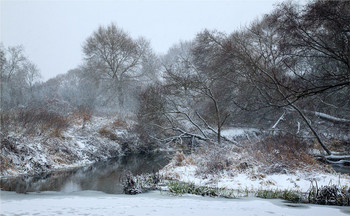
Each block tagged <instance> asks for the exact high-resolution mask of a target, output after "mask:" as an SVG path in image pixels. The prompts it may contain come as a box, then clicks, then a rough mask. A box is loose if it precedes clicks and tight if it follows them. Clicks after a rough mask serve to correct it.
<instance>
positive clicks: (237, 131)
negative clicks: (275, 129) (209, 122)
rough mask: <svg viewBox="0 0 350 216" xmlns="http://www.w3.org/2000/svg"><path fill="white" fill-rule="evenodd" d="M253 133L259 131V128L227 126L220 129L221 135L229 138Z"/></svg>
mask: <svg viewBox="0 0 350 216" xmlns="http://www.w3.org/2000/svg"><path fill="white" fill-rule="evenodd" d="M255 133H259V130H258V129H255V128H228V129H225V130H222V131H221V135H222V136H224V137H226V138H227V139H229V140H232V139H233V138H235V137H238V136H248V135H251V134H253V135H254V134H255Z"/></svg>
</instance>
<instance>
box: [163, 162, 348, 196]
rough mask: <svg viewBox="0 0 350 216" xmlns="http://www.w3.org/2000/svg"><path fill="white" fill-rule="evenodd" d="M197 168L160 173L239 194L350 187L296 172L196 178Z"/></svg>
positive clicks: (343, 178) (332, 176)
mask: <svg viewBox="0 0 350 216" xmlns="http://www.w3.org/2000/svg"><path fill="white" fill-rule="evenodd" d="M197 168H198V167H197V166H195V165H186V166H175V167H174V166H171V165H168V166H166V167H165V168H163V169H162V170H161V171H160V173H161V175H163V177H165V178H167V179H173V180H178V181H182V182H187V183H194V184H196V185H206V186H211V187H219V188H225V189H232V190H238V191H244V190H248V191H251V192H256V191H259V190H297V191H301V192H307V191H308V190H309V189H310V188H311V186H312V184H313V185H316V183H317V185H318V187H321V186H326V185H333V184H335V185H338V186H349V185H350V177H349V176H348V175H342V174H336V173H316V172H315V173H312V172H311V173H310V172H296V173H295V174H271V175H262V174H254V172H253V173H252V172H237V173H234V174H232V173H231V172H222V173H220V174H216V175H213V174H212V175H209V174H208V175H206V176H203V175H196V170H197Z"/></svg>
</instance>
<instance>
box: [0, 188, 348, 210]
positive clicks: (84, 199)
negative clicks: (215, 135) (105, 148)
mask: <svg viewBox="0 0 350 216" xmlns="http://www.w3.org/2000/svg"><path fill="white" fill-rule="evenodd" d="M288 205H289V206H288ZM0 214H1V215H6V216H12V215H46V216H49V215H86V216H88V215H96V216H97V215H152V216H158V215H159V216H164V215H181V216H186V215H200V216H206V215H216V214H220V215H221V216H225V215H230V216H231V215H246V216H249V215H252V216H253V215H259V216H264V215H286V216H289V215H295V216H296V215H298V216H309V215H319V216H322V215H327V216H329V215H337V216H343V215H347V214H349V208H345V207H329V206H316V205H304V204H286V203H283V202H282V201H280V200H263V199H258V198H244V199H223V198H209V197H200V196H194V195H185V196H182V197H175V196H170V195H168V194H167V193H160V192H157V191H155V192H151V193H147V194H141V195H135V196H132V195H111V194H104V193H101V192H96V191H82V192H73V193H68V194H67V193H60V192H43V193H29V194H26V195H24V194H16V193H14V192H1V208H0Z"/></svg>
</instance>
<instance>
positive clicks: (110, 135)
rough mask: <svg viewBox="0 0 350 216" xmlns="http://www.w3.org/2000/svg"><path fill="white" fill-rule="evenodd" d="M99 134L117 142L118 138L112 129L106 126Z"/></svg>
mask: <svg viewBox="0 0 350 216" xmlns="http://www.w3.org/2000/svg"><path fill="white" fill-rule="evenodd" d="M98 133H99V134H100V135H101V136H103V137H106V138H108V139H110V140H117V139H118V136H117V135H116V134H115V133H114V132H113V131H112V130H110V129H108V128H107V127H106V126H104V127H102V128H101V129H100V130H99V131H98Z"/></svg>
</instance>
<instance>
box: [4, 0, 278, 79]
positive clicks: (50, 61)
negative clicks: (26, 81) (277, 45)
mask: <svg viewBox="0 0 350 216" xmlns="http://www.w3.org/2000/svg"><path fill="white" fill-rule="evenodd" d="M0 1H1V4H0V8H1V11H0V12H1V13H0V14H1V25H0V26H1V37H0V41H1V42H2V43H3V44H4V45H5V47H7V46H14V45H23V46H24V48H25V52H26V54H27V56H28V57H29V59H30V60H32V61H33V62H34V63H35V64H37V65H38V67H39V69H40V72H41V74H42V75H43V80H47V79H48V78H52V77H54V76H56V75H57V74H61V73H65V72H67V71H68V70H70V69H73V68H75V67H77V66H78V65H79V64H80V63H81V62H82V58H83V56H82V49H81V46H82V44H83V42H84V41H85V39H86V38H87V37H88V36H89V35H91V33H92V32H93V31H95V30H96V29H97V28H98V26H99V25H104V26H106V25H108V24H110V23H111V22H115V23H116V24H117V25H118V26H119V27H121V28H123V29H124V30H125V31H127V32H129V33H130V34H131V36H132V37H134V38H136V37H138V36H144V37H145V38H146V39H149V40H150V41H151V45H152V47H153V49H154V50H155V51H156V52H157V53H159V54H161V53H166V51H167V50H168V48H169V47H171V46H172V45H173V44H175V43H177V42H179V41H180V40H190V39H193V38H194V37H195V35H196V34H197V33H198V32H200V31H201V30H203V29H205V28H207V29H209V30H213V29H217V30H219V31H223V32H226V33H231V32H233V31H234V30H236V29H238V28H239V27H241V26H245V25H248V24H249V23H250V22H251V21H253V20H254V19H255V18H257V17H261V16H262V15H263V14H265V13H268V12H270V11H271V10H272V9H273V5H274V4H276V3H278V1H277V0H260V1H259V0H206V1H201V0H181V1H180V0H177V1H176V0H172V1H171V0H167V1H166V0H163V1H161V0H158V1H156V0H128V1H127V0H124V1H120V0H119V1H112V0H100V1H98V0H86V1H83V0H75V1H68V0H63V1H58V0H57V1H54V0H46V1H44V0H36V1H29V0H27V1H25V0H22V1H17V0H0Z"/></svg>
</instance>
